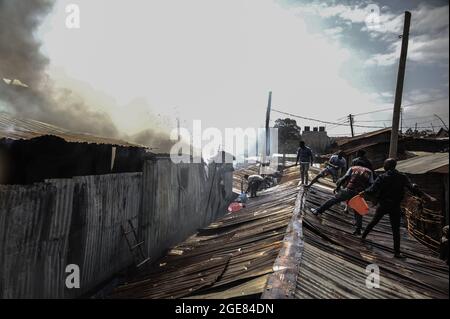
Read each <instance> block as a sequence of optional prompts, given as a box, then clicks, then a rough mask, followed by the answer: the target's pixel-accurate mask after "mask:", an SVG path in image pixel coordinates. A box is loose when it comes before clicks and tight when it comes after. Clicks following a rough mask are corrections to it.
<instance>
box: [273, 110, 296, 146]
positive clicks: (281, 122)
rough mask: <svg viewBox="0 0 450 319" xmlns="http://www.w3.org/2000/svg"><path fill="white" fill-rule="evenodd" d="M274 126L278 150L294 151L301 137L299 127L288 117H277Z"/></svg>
mask: <svg viewBox="0 0 450 319" xmlns="http://www.w3.org/2000/svg"><path fill="white" fill-rule="evenodd" d="M274 128H277V129H278V150H279V151H280V152H281V153H295V152H296V149H297V147H298V142H299V141H300V139H301V134H300V132H301V129H300V127H299V126H298V125H297V122H296V121H295V120H293V119H290V118H285V119H277V120H276V121H275V125H274Z"/></svg>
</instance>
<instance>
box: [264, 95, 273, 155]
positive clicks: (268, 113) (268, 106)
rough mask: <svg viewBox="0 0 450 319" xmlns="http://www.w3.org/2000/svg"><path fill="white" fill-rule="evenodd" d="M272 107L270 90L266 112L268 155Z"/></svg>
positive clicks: (268, 153) (268, 151)
mask: <svg viewBox="0 0 450 319" xmlns="http://www.w3.org/2000/svg"><path fill="white" fill-rule="evenodd" d="M271 109H272V91H270V92H269V102H268V103H267V112H266V154H265V155H266V156H269V155H270V128H269V124H270V111H271Z"/></svg>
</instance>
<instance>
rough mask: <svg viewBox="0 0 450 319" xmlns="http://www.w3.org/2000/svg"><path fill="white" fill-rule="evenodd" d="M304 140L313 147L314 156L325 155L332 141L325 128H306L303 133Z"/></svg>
mask: <svg viewBox="0 0 450 319" xmlns="http://www.w3.org/2000/svg"><path fill="white" fill-rule="evenodd" d="M301 138H302V140H303V141H304V142H305V143H306V145H308V146H309V147H311V149H312V150H313V152H314V154H324V153H325V152H326V150H327V149H328V147H329V146H330V144H331V140H330V138H329V136H328V134H327V132H326V130H325V127H324V126H320V127H313V130H312V131H311V127H309V126H305V129H304V130H303V133H302V137H301Z"/></svg>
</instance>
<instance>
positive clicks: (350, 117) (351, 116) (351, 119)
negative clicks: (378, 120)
mask: <svg viewBox="0 0 450 319" xmlns="http://www.w3.org/2000/svg"><path fill="white" fill-rule="evenodd" d="M348 120H349V121H350V129H351V131H352V137H355V131H354V130H353V115H351V114H350V115H349V116H348Z"/></svg>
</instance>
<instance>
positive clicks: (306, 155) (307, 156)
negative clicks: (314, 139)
mask: <svg viewBox="0 0 450 319" xmlns="http://www.w3.org/2000/svg"><path fill="white" fill-rule="evenodd" d="M299 162H300V180H301V183H302V185H307V184H308V180H309V175H308V171H309V165H311V166H312V165H313V163H314V157H313V153H312V151H311V149H310V148H309V147H308V146H306V144H305V142H304V141H301V142H300V147H299V148H298V150H297V160H296V161H295V165H296V166H297V165H298V163H299Z"/></svg>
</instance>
